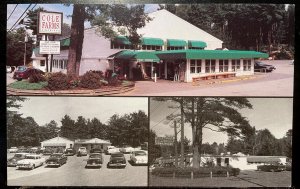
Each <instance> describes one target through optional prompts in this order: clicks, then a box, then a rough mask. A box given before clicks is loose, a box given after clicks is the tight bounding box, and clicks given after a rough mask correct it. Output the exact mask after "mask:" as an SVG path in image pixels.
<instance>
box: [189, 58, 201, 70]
mask: <svg viewBox="0 0 300 189" xmlns="http://www.w3.org/2000/svg"><path fill="white" fill-rule="evenodd" d="M190 73H201V60H191V65H190Z"/></svg>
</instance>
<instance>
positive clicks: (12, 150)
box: [8, 147, 18, 153]
mask: <svg viewBox="0 0 300 189" xmlns="http://www.w3.org/2000/svg"><path fill="white" fill-rule="evenodd" d="M17 151H18V148H17V147H11V148H10V149H8V152H9V153H16V152H17Z"/></svg>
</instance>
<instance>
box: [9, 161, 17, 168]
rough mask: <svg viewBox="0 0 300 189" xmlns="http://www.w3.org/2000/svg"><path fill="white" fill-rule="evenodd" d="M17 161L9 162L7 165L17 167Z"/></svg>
mask: <svg viewBox="0 0 300 189" xmlns="http://www.w3.org/2000/svg"><path fill="white" fill-rule="evenodd" d="M16 166H17V163H12V162H7V167H16Z"/></svg>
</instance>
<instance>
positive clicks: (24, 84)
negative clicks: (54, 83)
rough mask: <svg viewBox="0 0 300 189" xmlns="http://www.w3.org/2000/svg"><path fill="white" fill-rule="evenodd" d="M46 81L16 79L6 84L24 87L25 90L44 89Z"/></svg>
mask: <svg viewBox="0 0 300 189" xmlns="http://www.w3.org/2000/svg"><path fill="white" fill-rule="evenodd" d="M47 85H48V83H47V82H46V81H45V82H39V83H29V82H28V81H25V80H23V81H16V82H14V83H11V84H9V85H8V86H9V87H11V88H14V89H25V90H40V89H44V88H45V87H46V86H47Z"/></svg>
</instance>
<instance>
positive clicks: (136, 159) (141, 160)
mask: <svg viewBox="0 0 300 189" xmlns="http://www.w3.org/2000/svg"><path fill="white" fill-rule="evenodd" d="M130 161H131V163H132V164H133V165H147V164H148V154H147V152H146V151H144V150H137V151H133V152H131V154H130Z"/></svg>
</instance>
